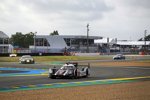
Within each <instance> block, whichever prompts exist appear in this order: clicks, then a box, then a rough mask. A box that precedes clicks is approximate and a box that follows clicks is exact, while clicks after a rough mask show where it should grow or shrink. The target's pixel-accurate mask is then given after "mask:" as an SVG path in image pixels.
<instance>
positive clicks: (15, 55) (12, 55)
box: [9, 54, 17, 57]
mask: <svg viewBox="0 0 150 100" xmlns="http://www.w3.org/2000/svg"><path fill="white" fill-rule="evenodd" d="M9 57H17V54H10V55H9Z"/></svg>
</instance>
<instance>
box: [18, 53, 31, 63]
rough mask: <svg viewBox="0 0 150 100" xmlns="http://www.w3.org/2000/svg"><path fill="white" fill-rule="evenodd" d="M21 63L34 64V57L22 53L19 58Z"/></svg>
mask: <svg viewBox="0 0 150 100" xmlns="http://www.w3.org/2000/svg"><path fill="white" fill-rule="evenodd" d="M19 62H20V63H21V64H34V59H33V58H32V57H31V56H30V55H24V56H22V57H21V58H20V59H19Z"/></svg>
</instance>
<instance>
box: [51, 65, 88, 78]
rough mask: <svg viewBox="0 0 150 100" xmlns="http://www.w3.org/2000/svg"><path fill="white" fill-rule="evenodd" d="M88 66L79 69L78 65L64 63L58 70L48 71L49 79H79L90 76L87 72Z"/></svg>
mask: <svg viewBox="0 0 150 100" xmlns="http://www.w3.org/2000/svg"><path fill="white" fill-rule="evenodd" d="M89 67H90V65H87V66H85V67H83V68H82V69H80V68H79V66H78V63H66V64H64V65H63V66H62V67H60V68H56V67H54V68H50V69H49V75H48V77H49V78H52V79H55V78H80V77H88V76H89V75H90V72H89V71H90V70H89Z"/></svg>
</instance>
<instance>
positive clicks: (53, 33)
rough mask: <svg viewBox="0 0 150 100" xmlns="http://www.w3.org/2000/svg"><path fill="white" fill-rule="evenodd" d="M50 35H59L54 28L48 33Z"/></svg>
mask: <svg viewBox="0 0 150 100" xmlns="http://www.w3.org/2000/svg"><path fill="white" fill-rule="evenodd" d="M50 35H59V33H58V31H57V30H56V31H55V30H54V31H53V32H52V33H50Z"/></svg>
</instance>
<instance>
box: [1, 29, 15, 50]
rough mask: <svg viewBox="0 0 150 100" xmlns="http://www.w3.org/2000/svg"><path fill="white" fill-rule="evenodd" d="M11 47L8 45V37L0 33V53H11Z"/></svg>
mask: <svg viewBox="0 0 150 100" xmlns="http://www.w3.org/2000/svg"><path fill="white" fill-rule="evenodd" d="M12 51H13V46H12V45H11V44H9V37H8V36H7V35H6V34H5V33H4V32H2V31H0V53H11V52H12Z"/></svg>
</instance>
